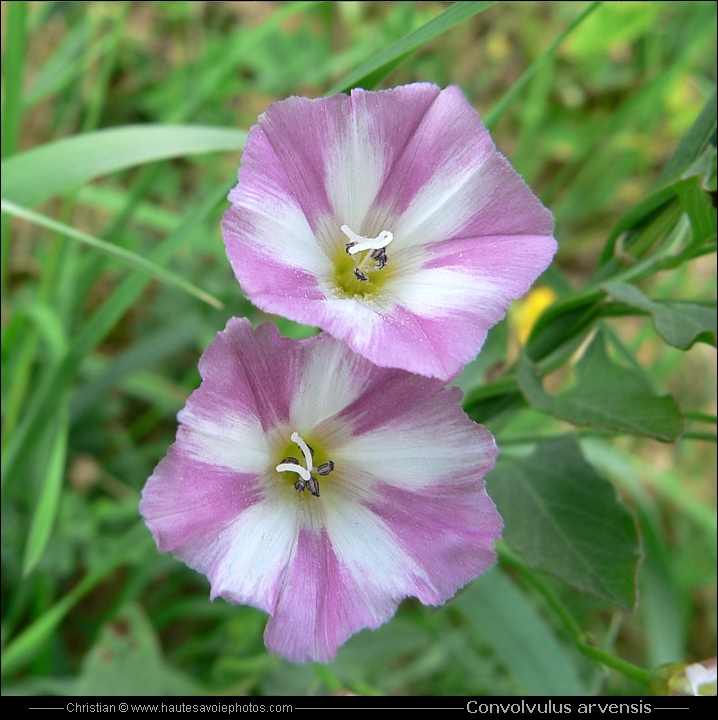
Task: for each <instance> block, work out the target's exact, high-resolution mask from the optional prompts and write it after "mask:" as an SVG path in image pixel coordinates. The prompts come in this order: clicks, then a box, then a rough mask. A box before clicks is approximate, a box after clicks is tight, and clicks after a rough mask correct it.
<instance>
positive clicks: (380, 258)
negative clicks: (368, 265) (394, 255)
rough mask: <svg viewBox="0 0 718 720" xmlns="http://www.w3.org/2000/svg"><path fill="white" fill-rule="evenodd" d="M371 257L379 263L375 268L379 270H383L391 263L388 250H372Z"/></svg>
mask: <svg viewBox="0 0 718 720" xmlns="http://www.w3.org/2000/svg"><path fill="white" fill-rule="evenodd" d="M369 257H371V259H372V260H376V261H377V262H376V265H375V266H374V267H375V268H376V269H377V270H381V269H382V268H383V267H384V266H385V265H386V264H387V263H388V262H389V258H388V257H387V256H386V250H384V248H376V249H375V250H372V251H371V253H370V255H369Z"/></svg>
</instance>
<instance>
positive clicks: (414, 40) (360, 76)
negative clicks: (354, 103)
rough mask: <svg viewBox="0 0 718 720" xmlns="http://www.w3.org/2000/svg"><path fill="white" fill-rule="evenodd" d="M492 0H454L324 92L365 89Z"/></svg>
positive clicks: (372, 85)
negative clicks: (437, 14) (475, 0)
mask: <svg viewBox="0 0 718 720" xmlns="http://www.w3.org/2000/svg"><path fill="white" fill-rule="evenodd" d="M495 4H496V2H495V0H494V1H493V2H456V3H454V4H453V5H451V6H450V7H448V8H447V9H446V10H444V12H443V13H441V15H439V16H438V17H435V18H433V19H432V20H429V22H427V23H426V24H425V25H422V26H421V27H420V28H417V29H416V30H414V32H410V33H409V34H408V35H405V36H404V37H403V38H401V40H398V41H397V42H395V43H393V44H392V45H390V46H389V47H388V48H386V49H385V50H382V51H381V52H380V53H378V54H377V55H375V56H374V57H373V58H370V59H369V60H367V61H366V62H364V63H362V64H361V65H360V66H359V67H358V68H357V69H356V70H354V71H353V72H351V73H349V74H348V75H347V76H346V77H344V78H342V79H341V80H340V81H339V82H338V83H337V84H336V85H335V86H334V87H333V88H332V89H331V90H330V91H329V92H328V93H327V95H336V94H337V93H340V92H346V91H347V90H351V89H352V88H355V87H364V88H366V89H368V90H370V89H372V88H373V87H375V86H376V85H377V84H378V83H379V82H380V81H381V80H382V79H383V78H385V77H386V76H387V75H388V74H389V73H390V72H391V71H392V70H393V69H394V68H395V67H396V66H397V65H398V64H399V62H400V61H401V60H403V59H404V58H406V57H408V56H409V55H410V54H411V53H412V52H414V51H415V50H418V49H419V48H420V47H421V46H422V45H425V44H426V43H428V42H429V41H430V40H433V39H434V38H435V37H438V36H439V35H441V34H442V33H445V32H446V31H447V30H450V29H451V28H453V27H455V26H456V25H459V24H460V23H462V22H464V20H468V19H469V18H471V17H473V16H474V15H478V14H479V13H480V12H483V11H484V10H487V9H488V8H490V7H491V6H492V5H495Z"/></svg>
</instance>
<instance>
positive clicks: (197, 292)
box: [0, 198, 222, 308]
mask: <svg viewBox="0 0 718 720" xmlns="http://www.w3.org/2000/svg"><path fill="white" fill-rule="evenodd" d="M0 207H1V208H2V211H3V212H6V213H9V214H10V215H14V216H15V217H21V218H23V219H24V220H29V221H30V222H33V223H35V224H36V225H40V226H42V227H44V228H47V229H48V230H53V231H55V232H58V233H61V234H62V235H67V237H71V238H73V239H74V240H79V241H80V242H82V243H85V244H86V245H89V246H90V247H93V248H95V249H97V250H101V251H102V252H104V253H107V254H108V255H112V256H113V257H115V258H117V259H118V260H120V261H121V262H123V263H125V264H126V265H129V266H130V267H132V268H135V269H137V270H141V271H143V272H146V273H148V274H149V275H150V276H151V277H153V278H156V279H157V280H160V281H162V282H165V283H167V284H168V285H174V286H175V287H178V288H180V289H182V290H184V291H185V292H187V293H189V294H190V295H194V296H195V297H197V298H199V299H200V300H202V301H203V302H206V303H207V304H208V305H212V306H213V307H216V308H222V303H221V302H220V301H219V300H217V299H216V298H214V297H212V296H211V295H210V294H209V293H206V292H205V291H204V290H201V289H200V288H198V287H196V286H195V285H193V284H192V283H190V282H187V281H186V280H185V279H184V278H181V277H180V276H179V275H175V274H174V273H172V272H170V271H169V270H165V269H164V268H163V267H160V266H159V265H157V264H155V263H153V262H151V261H150V260H147V259H146V258H144V257H142V256H141V255H137V254H136V253H133V252H130V251H129V250H125V248H123V247H120V246H119V245H113V244H112V243H108V242H105V241H104V240H101V239H100V238H97V237H95V236H94V235H89V234H88V233H85V232H82V231H81V230H76V229H75V228H73V227H71V226H70V225H65V224H64V223H61V222H58V221H57V220H53V219H52V218H49V217H47V216H46V215H41V214H40V213H37V212H35V211H34V210H28V209H27V208H24V207H21V206H20V205H16V204H15V203H12V202H8V201H7V200H6V199H5V198H2V199H0Z"/></svg>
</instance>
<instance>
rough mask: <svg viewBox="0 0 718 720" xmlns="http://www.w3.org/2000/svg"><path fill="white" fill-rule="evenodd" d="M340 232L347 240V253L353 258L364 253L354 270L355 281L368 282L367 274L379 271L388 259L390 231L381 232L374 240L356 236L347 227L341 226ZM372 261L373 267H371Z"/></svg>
mask: <svg viewBox="0 0 718 720" xmlns="http://www.w3.org/2000/svg"><path fill="white" fill-rule="evenodd" d="M341 229H342V232H343V233H344V234H345V235H346V236H347V237H348V238H349V242H348V243H347V244H346V249H347V252H348V253H349V254H350V255H352V256H355V255H357V254H358V253H361V252H366V255H364V257H363V258H361V259H360V260H359V262H358V263H357V265H356V267H355V268H354V275H355V277H356V279H357V280H362V281H363V280H368V279H369V278H368V277H367V272H373V271H374V270H381V269H382V268H383V267H384V266H385V265H386V264H387V262H389V258H388V257H387V254H386V246H387V245H388V244H389V243H390V242H391V241H392V240H393V239H394V233H393V232H391V230H382V231H381V232H380V233H379V234H378V235H377V236H376V237H375V238H368V237H364V236H363V235H357V234H356V233H355V232H354V231H353V230H352V229H351V228H350V227H349V226H348V225H342V228H341ZM371 261H374V265H373V266H372V265H371Z"/></svg>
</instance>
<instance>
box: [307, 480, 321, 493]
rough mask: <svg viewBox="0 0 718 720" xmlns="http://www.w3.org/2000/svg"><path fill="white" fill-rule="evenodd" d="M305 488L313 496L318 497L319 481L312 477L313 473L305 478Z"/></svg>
mask: <svg viewBox="0 0 718 720" xmlns="http://www.w3.org/2000/svg"><path fill="white" fill-rule="evenodd" d="M307 489H308V490H309V492H310V493H311V494H312V495H314V497H319V481H318V480H317V479H316V478H315V477H314V475H312V476H311V477H310V478H309V480H307Z"/></svg>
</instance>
